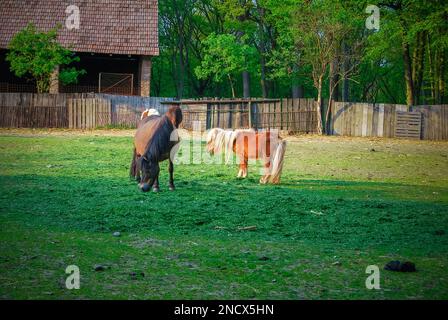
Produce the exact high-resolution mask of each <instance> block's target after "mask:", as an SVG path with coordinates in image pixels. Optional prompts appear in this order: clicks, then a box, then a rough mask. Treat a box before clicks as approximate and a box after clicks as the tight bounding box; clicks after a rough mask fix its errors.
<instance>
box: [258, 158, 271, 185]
mask: <svg viewBox="0 0 448 320" xmlns="http://www.w3.org/2000/svg"><path fill="white" fill-rule="evenodd" d="M270 166H271V162H270V161H269V160H268V161H266V162H265V163H264V176H262V177H261V178H260V183H261V184H266V183H268V181H269V178H270V176H271V175H270V171H269V167H270Z"/></svg>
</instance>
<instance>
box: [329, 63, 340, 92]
mask: <svg viewBox="0 0 448 320" xmlns="http://www.w3.org/2000/svg"><path fill="white" fill-rule="evenodd" d="M337 68H338V61H337V60H336V59H335V60H333V61H332V62H331V63H330V75H329V81H328V82H329V92H330V100H334V101H339V85H338V82H339V74H338V70H337Z"/></svg>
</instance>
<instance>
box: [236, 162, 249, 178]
mask: <svg viewBox="0 0 448 320" xmlns="http://www.w3.org/2000/svg"><path fill="white" fill-rule="evenodd" d="M247 163H248V159H247V158H245V159H244V160H243V162H241V163H240V170H239V171H238V178H242V179H244V178H247Z"/></svg>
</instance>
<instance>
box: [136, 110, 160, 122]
mask: <svg viewBox="0 0 448 320" xmlns="http://www.w3.org/2000/svg"><path fill="white" fill-rule="evenodd" d="M151 116H160V113H159V111H157V110H156V109H146V110H145V111H143V112H142V115H141V116H140V120H143V119H145V118H147V117H151Z"/></svg>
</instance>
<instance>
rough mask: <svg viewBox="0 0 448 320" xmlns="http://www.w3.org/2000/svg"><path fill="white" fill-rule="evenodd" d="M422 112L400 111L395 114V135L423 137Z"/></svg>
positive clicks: (399, 136)
mask: <svg viewBox="0 0 448 320" xmlns="http://www.w3.org/2000/svg"><path fill="white" fill-rule="evenodd" d="M421 132H422V114H421V113H420V112H400V111H398V112H397V113H396V115H395V137H397V138H410V139H421Z"/></svg>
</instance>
